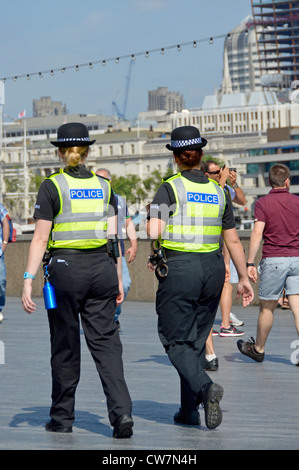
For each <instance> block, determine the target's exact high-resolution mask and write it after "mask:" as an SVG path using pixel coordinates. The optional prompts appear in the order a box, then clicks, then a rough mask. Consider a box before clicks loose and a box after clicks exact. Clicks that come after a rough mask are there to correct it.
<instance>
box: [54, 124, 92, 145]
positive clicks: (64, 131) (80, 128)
mask: <svg viewBox="0 0 299 470" xmlns="http://www.w3.org/2000/svg"><path fill="white" fill-rule="evenodd" d="M94 143H95V140H90V139H89V133H88V129H87V127H86V126H85V124H82V123H81V122H68V123H67V124H62V126H60V127H59V128H58V131H57V141H56V142H51V144H52V145H55V147H84V146H85V145H92V144H94Z"/></svg>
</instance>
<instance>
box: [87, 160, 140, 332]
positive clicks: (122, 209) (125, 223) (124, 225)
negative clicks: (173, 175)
mask: <svg viewBox="0 0 299 470" xmlns="http://www.w3.org/2000/svg"><path fill="white" fill-rule="evenodd" d="M96 175H99V176H103V178H106V179H107V180H108V181H110V182H111V180H112V175H111V173H110V171H109V170H107V168H99V169H98V170H97V171H96ZM114 195H115V197H116V199H117V209H118V218H117V220H118V224H117V226H118V227H117V232H118V238H119V240H120V248H121V256H122V261H121V268H122V281H123V288H124V300H123V302H124V301H125V300H126V298H127V295H128V293H129V290H130V287H131V282H132V281H131V277H130V273H129V269H128V265H127V260H126V256H128V263H129V264H130V263H132V262H133V261H134V259H135V258H136V254H137V235H136V230H135V226H134V222H133V220H132V217H130V214H129V211H128V206H127V203H126V201H125V199H124V198H123V197H122V196H120V195H119V194H115V193H114ZM123 230H125V233H126V236H127V237H128V239H129V242H130V247H129V248H128V249H127V251H125V244H124V240H123V238H124V237H123ZM123 302H122V303H121V304H119V305H118V306H117V307H116V311H115V317H114V320H115V323H116V325H117V328H118V330H119V331H120V330H121V326H120V322H119V316H120V314H121V309H122V305H123Z"/></svg>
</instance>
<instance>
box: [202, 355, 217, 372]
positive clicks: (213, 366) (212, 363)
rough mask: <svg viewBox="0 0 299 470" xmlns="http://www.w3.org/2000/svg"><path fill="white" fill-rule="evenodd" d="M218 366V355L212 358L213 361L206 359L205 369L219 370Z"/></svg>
mask: <svg viewBox="0 0 299 470" xmlns="http://www.w3.org/2000/svg"><path fill="white" fill-rule="evenodd" d="M218 368H219V362H218V357H215V359H212V360H211V361H208V360H207V359H206V363H205V370H209V371H212V370H218Z"/></svg>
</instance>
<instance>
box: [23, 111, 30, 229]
mask: <svg viewBox="0 0 299 470" xmlns="http://www.w3.org/2000/svg"><path fill="white" fill-rule="evenodd" d="M23 124H24V216H25V220H26V222H27V221H28V218H29V215H28V214H29V201H28V184H29V183H28V167H27V138H26V137H27V136H26V134H27V129H26V119H24V121H23Z"/></svg>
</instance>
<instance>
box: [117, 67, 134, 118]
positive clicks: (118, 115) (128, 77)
mask: <svg viewBox="0 0 299 470" xmlns="http://www.w3.org/2000/svg"><path fill="white" fill-rule="evenodd" d="M134 62H135V61H134V60H133V59H131V60H130V63H129V71H128V75H127V77H126V88H125V97H124V105H123V112H121V111H120V109H119V107H118V105H117V103H116V102H115V101H112V106H113V107H114V109H115V112H116V115H117V117H118V119H120V120H121V121H125V120H126V113H127V104H128V96H129V87H130V81H131V73H132V66H133V64H134Z"/></svg>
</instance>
